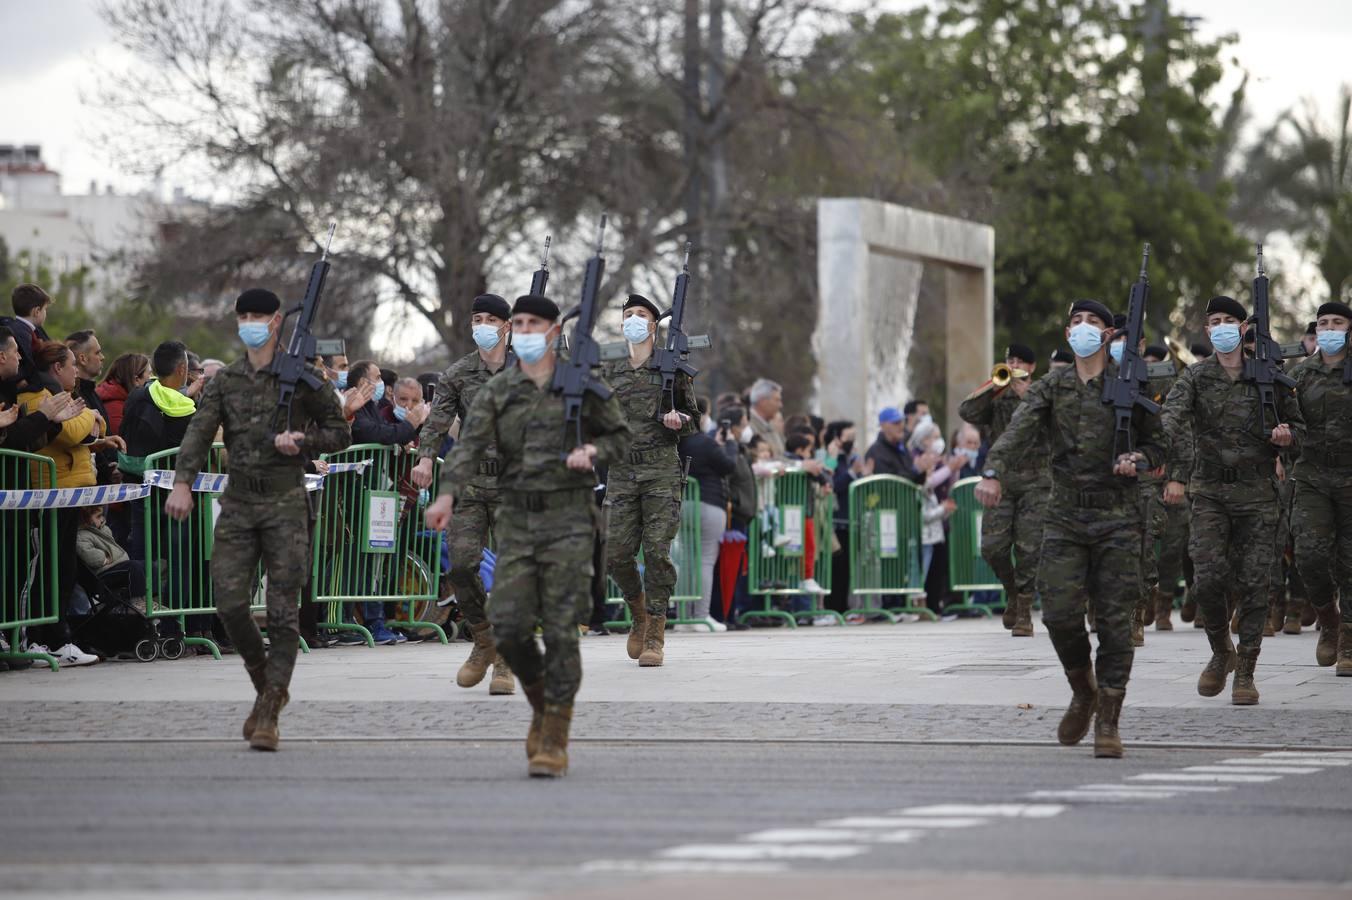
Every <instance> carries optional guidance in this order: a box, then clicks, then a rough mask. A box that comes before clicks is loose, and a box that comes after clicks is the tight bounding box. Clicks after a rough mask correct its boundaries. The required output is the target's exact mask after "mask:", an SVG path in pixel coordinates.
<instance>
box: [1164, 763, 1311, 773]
mask: <svg viewBox="0 0 1352 900" xmlns="http://www.w3.org/2000/svg"><path fill="white" fill-rule="evenodd" d="M1182 771H1184V772H1240V773H1243V774H1246V775H1309V774H1312V773H1314V772H1322V771H1324V770H1323V769H1319V768H1315V767H1313V766H1233V765H1231V766H1184V767H1183V770H1182Z"/></svg>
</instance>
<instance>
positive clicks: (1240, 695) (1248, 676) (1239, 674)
mask: <svg viewBox="0 0 1352 900" xmlns="http://www.w3.org/2000/svg"><path fill="white" fill-rule="evenodd" d="M1257 665H1258V650H1257V649H1253V650H1250V649H1248V648H1247V647H1241V648H1240V649H1239V661H1238V662H1237V663H1236V665H1235V683H1234V685H1233V686H1231V688H1230V702H1231V703H1232V704H1234V705H1235V706H1254V705H1256V704H1257V703H1258V686H1257V685H1256V684H1254V683H1253V670H1254V668H1255V667H1256V666H1257Z"/></svg>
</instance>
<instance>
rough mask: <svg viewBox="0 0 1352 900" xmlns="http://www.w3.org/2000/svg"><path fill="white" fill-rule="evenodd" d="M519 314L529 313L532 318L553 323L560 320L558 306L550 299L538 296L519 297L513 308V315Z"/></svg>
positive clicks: (525, 295) (526, 295)
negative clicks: (537, 317)
mask: <svg viewBox="0 0 1352 900" xmlns="http://www.w3.org/2000/svg"><path fill="white" fill-rule="evenodd" d="M517 313H528V314H530V315H532V316H539V317H540V318H542V319H548V320H549V321H551V322H557V321H558V320H559V307H558V304H556V303H555V302H554V301H553V300H550V299H549V298H548V297H541V296H540V295H538V294H524V295H522V296H520V297H517V298H516V303H515V304H513V306H512V315H516V314H517Z"/></svg>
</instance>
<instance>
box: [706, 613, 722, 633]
mask: <svg viewBox="0 0 1352 900" xmlns="http://www.w3.org/2000/svg"><path fill="white" fill-rule="evenodd" d="M704 621H705V622H706V623H708V625H709V630H710V631H712V632H713V633H714V634H717V633H719V632H720V631H727V630H728V626H726V625H724V624H723V623H722V622H720V621H718V620H717V619H715V618H713V617H712V616H710V617H709V618H707V619H705V620H704Z"/></svg>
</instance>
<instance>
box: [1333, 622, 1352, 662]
mask: <svg viewBox="0 0 1352 900" xmlns="http://www.w3.org/2000/svg"><path fill="white" fill-rule="evenodd" d="M1338 633H1339V635H1340V638H1341V639H1340V641H1339V643H1338V668H1336V669H1334V670H1333V672H1334V674H1335V675H1352V622H1344V623H1343V624H1342V627H1341V628H1339V629H1338Z"/></svg>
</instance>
